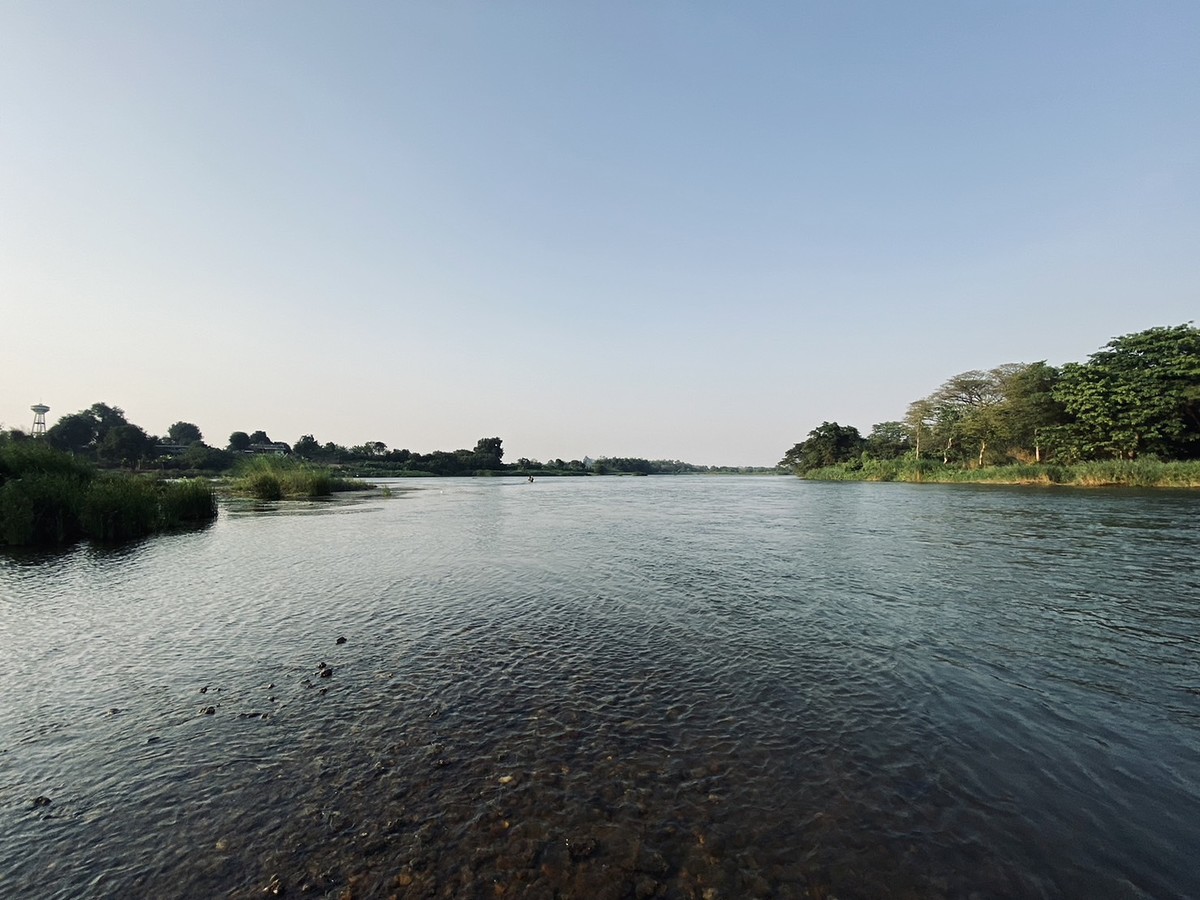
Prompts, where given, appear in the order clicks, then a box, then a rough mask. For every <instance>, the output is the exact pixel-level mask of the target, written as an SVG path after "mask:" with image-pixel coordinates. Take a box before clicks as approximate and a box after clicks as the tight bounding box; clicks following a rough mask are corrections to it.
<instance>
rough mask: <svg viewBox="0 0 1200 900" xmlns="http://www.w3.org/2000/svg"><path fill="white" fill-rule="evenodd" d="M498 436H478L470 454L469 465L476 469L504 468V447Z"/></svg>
mask: <svg viewBox="0 0 1200 900" xmlns="http://www.w3.org/2000/svg"><path fill="white" fill-rule="evenodd" d="M501 443H502V442H501V440H500V438H498V437H491V438H480V439H479V440H478V442H476V444H475V450H474V452H473V453H472V454H471V462H470V464H471V466H472V467H473V468H476V469H502V468H504V462H503V460H504V448H503V447H502V446H501Z"/></svg>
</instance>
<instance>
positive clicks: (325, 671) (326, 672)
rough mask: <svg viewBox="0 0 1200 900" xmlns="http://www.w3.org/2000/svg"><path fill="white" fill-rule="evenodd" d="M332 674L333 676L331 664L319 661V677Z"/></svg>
mask: <svg viewBox="0 0 1200 900" xmlns="http://www.w3.org/2000/svg"><path fill="white" fill-rule="evenodd" d="M332 676H333V668H332V667H331V666H327V665H325V663H321V677H322V678H330V677H332Z"/></svg>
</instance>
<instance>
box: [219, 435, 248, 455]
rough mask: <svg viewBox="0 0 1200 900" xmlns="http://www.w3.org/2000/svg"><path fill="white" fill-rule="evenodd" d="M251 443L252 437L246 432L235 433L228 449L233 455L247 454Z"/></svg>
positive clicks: (230, 439)
mask: <svg viewBox="0 0 1200 900" xmlns="http://www.w3.org/2000/svg"><path fill="white" fill-rule="evenodd" d="M251 443H253V442H252V441H251V440H250V435H248V434H246V432H244V431H235V432H234V433H233V434H231V435H230V436H229V444H228V446H227V448H226V449H228V450H230V451H232V452H233V453H245V452H246V451H247V450H249V449H250V444H251Z"/></svg>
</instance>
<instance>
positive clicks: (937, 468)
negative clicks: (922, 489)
mask: <svg viewBox="0 0 1200 900" xmlns="http://www.w3.org/2000/svg"><path fill="white" fill-rule="evenodd" d="M801 477H802V478H805V479H808V480H810V481H907V482H911V483H914V484H918V483H923V484H1027V485H1066V486H1073V487H1164V488H1200V461H1198V460H1190V461H1188V462H1159V461H1158V460H1153V459H1138V460H1108V461H1104V462H1087V463H1077V464H1075V465H1058V464H1049V465H1023V464H1014V465H1010V466H984V467H982V468H971V469H964V468H961V467H959V466H953V465H945V464H943V463H941V462H938V461H936V460H922V461H921V462H914V461H913V460H899V459H889V460H880V459H868V460H864V461H854V462H848V463H840V464H838V465H836V466H826V467H825V468H821V469H813V470H811V471H808V472H805V473H804V474H803V475H802V476H801Z"/></svg>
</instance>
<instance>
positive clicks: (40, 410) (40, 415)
mask: <svg viewBox="0 0 1200 900" xmlns="http://www.w3.org/2000/svg"><path fill="white" fill-rule="evenodd" d="M29 408H30V409H32V410H33V436H34V437H35V438H38V437H45V436H46V413H48V412H50V407H48V406H47V405H46V404H45V403H35V404H34V405H33V406H31V407H29Z"/></svg>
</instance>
